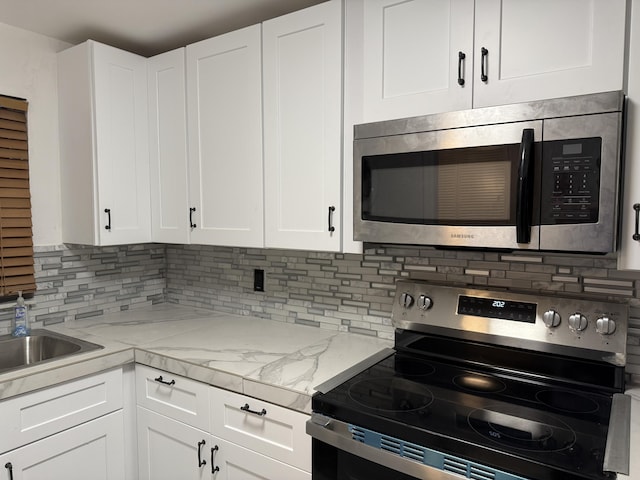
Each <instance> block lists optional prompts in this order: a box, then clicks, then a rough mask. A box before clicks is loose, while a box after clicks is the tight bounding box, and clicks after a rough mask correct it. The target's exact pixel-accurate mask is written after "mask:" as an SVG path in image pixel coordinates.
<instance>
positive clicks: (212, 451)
mask: <svg viewBox="0 0 640 480" xmlns="http://www.w3.org/2000/svg"><path fill="white" fill-rule="evenodd" d="M217 451H218V445H215V446H214V447H213V448H212V449H211V473H212V474H214V473H216V472H219V471H220V467H217V466H216V464H215V462H214V457H213V454H214V453H215V452H217Z"/></svg>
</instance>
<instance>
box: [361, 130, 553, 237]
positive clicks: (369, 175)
mask: <svg viewBox="0 0 640 480" xmlns="http://www.w3.org/2000/svg"><path fill="white" fill-rule="evenodd" d="M541 140H542V121H530V122H515V123H508V124H499V125H485V126H478V127H468V128H455V129H449V130H440V131H432V132H421V133H411V134H405V135H394V136H388V137H376V138H364V139H357V140H355V141H354V182H355V183H354V238H355V239H356V240H361V241H365V242H376V243H400V244H415V245H443V246H454V247H493V248H508V249H533V250H537V249H538V248H539V227H538V224H539V195H538V192H539V182H540V155H541V153H540V151H541V148H540V143H539V142H541Z"/></svg>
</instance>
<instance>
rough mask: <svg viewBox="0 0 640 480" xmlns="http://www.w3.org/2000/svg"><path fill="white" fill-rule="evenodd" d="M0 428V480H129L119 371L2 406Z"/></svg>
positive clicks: (63, 385) (30, 394)
mask: <svg viewBox="0 0 640 480" xmlns="http://www.w3.org/2000/svg"><path fill="white" fill-rule="evenodd" d="M0 425H2V427H1V428H2V430H1V432H2V433H1V435H0V466H1V467H2V470H0V478H2V479H4V478H8V479H13V480H28V479H34V480H35V479H48V480H49V479H50V480H57V479H63V478H64V479H65V480H66V479H78V480H81V479H87V478H91V479H105V480H121V479H124V478H128V475H127V474H126V473H125V456H126V452H125V449H124V446H123V445H124V443H125V441H124V440H125V428H124V427H125V425H124V417H123V375H122V370H121V369H116V370H111V371H108V372H105V373H101V374H98V375H93V376H90V377H85V378H81V379H78V380H74V381H71V382H66V383H63V384H60V385H56V386H53V387H50V388H46V389H42V390H37V391H35V392H31V393H26V394H24V395H19V396H17V397H12V398H9V399H7V400H4V401H2V402H0Z"/></svg>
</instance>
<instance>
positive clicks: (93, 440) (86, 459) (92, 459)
mask: <svg viewBox="0 0 640 480" xmlns="http://www.w3.org/2000/svg"><path fill="white" fill-rule="evenodd" d="M123 438H124V429H123V418H122V411H121V410H120V411H118V412H114V413H111V414H109V415H106V416H104V417H100V418H98V419H96V420H93V421H91V422H87V423H83V424H82V425H79V426H77V427H74V428H71V429H69V430H65V431H64V432H61V433H58V434H57V435H53V436H51V437H47V438H45V439H43V440H40V441H38V442H35V443H31V444H29V445H27V446H25V447H21V448H19V449H17V450H13V451H11V452H8V453H5V454H4V455H0V465H1V466H2V467H3V468H2V470H1V471H2V472H3V473H2V475H3V476H2V478H11V477H10V476H4V475H6V473H5V472H6V470H7V469H8V468H9V467H8V465H10V466H11V468H12V470H13V477H12V478H13V480H39V479H43V478H47V479H59V478H64V479H65V480H86V479H88V478H90V479H92V480H121V479H123V478H125V473H124V448H123V444H122V439H123ZM176 478H179V477H176Z"/></svg>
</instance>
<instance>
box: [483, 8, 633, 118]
mask: <svg viewBox="0 0 640 480" xmlns="http://www.w3.org/2000/svg"><path fill="white" fill-rule="evenodd" d="M625 9H626V2H625V1H624V0H536V1H522V0H476V15H475V19H476V20H475V64H474V77H473V78H474V95H473V106H474V107H483V106H489V105H500V104H506V103H516V102H524V101H530V100H540V99H544V98H556V97H565V96H570V95H581V94H586V93H595V92H605V91H610V90H620V89H622V86H623V72H624V36H625ZM482 49H485V50H486V51H487V53H486V54H485V55H484V61H483V58H482V57H483V55H482ZM483 65H484V67H483ZM483 68H484V73H485V74H486V76H487V80H486V81H485V80H483V79H482V78H481V76H482V73H483V72H482V70H483Z"/></svg>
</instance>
